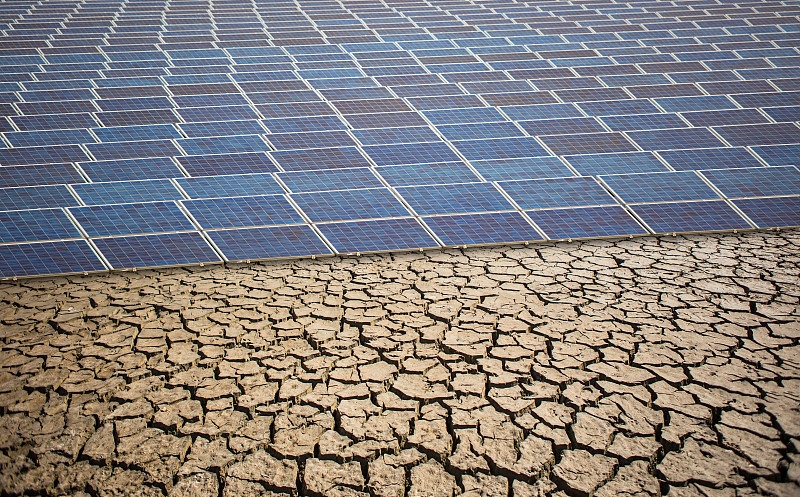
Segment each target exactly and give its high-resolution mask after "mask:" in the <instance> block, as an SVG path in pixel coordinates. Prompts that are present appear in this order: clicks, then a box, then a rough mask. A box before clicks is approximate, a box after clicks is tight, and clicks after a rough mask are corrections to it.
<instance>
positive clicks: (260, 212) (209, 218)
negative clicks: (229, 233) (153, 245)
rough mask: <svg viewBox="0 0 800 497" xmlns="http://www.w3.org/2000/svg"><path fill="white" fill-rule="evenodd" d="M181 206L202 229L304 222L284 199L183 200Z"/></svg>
mask: <svg viewBox="0 0 800 497" xmlns="http://www.w3.org/2000/svg"><path fill="white" fill-rule="evenodd" d="M182 204H183V206H184V207H185V208H186V210H188V211H189V214H191V215H192V217H193V218H194V219H195V220H196V221H197V223H198V224H199V225H200V227H201V228H203V229H216V228H238V227H249V226H267V225H278V224H297V223H302V222H303V218H302V217H301V216H300V214H298V213H297V211H295V209H294V208H293V207H292V205H291V204H290V203H289V201H288V200H287V199H286V197H284V196H283V195H261V196H251V197H228V198H212V199H202V200H185V201H183V202H182Z"/></svg>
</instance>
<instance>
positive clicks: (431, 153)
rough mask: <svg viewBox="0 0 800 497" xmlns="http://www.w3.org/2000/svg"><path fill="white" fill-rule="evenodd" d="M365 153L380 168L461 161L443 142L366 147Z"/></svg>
mask: <svg viewBox="0 0 800 497" xmlns="http://www.w3.org/2000/svg"><path fill="white" fill-rule="evenodd" d="M364 152H366V153H367V155H368V156H369V157H370V158H371V159H372V160H373V161H374V162H375V163H376V164H377V165H379V166H391V165H397V164H424V163H429V162H451V161H458V160H460V157H459V156H458V155H457V154H456V153H455V152H453V151H452V150H451V149H450V147H448V146H447V145H446V144H445V143H443V142H433V143H414V144H394V145H371V146H366V147H364Z"/></svg>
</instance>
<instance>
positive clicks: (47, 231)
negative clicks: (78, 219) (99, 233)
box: [0, 209, 81, 243]
mask: <svg viewBox="0 0 800 497" xmlns="http://www.w3.org/2000/svg"><path fill="white" fill-rule="evenodd" d="M80 236H81V234H80V232H79V231H78V229H77V228H75V226H74V225H73V224H72V223H71V222H70V220H69V219H68V218H67V216H66V214H64V211H62V210H61V209H36V210H24V211H5V212H0V243H12V242H34V241H45V240H60V239H64V238H80Z"/></svg>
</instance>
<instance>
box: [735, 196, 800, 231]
mask: <svg viewBox="0 0 800 497" xmlns="http://www.w3.org/2000/svg"><path fill="white" fill-rule="evenodd" d="M733 203H734V204H735V205H736V207H738V208H739V209H741V210H742V212H744V213H745V215H746V216H747V217H749V218H750V219H751V220H752V221H753V222H754V223H756V225H757V226H758V227H759V228H778V227H787V226H800V197H772V198H748V199H741V200H734V201H733Z"/></svg>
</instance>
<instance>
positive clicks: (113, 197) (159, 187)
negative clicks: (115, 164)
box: [72, 179, 183, 205]
mask: <svg viewBox="0 0 800 497" xmlns="http://www.w3.org/2000/svg"><path fill="white" fill-rule="evenodd" d="M72 188H73V189H74V190H75V193H77V194H78V196H79V197H80V198H81V200H82V201H83V202H84V203H85V204H87V205H99V204H124V203H132V202H157V201H160V200H178V199H182V198H183V196H182V195H181V192H179V191H178V189H177V188H175V185H173V184H172V182H171V181H169V180H166V179H152V180H141V181H115V182H108V183H81V184H77V185H72Z"/></svg>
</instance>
